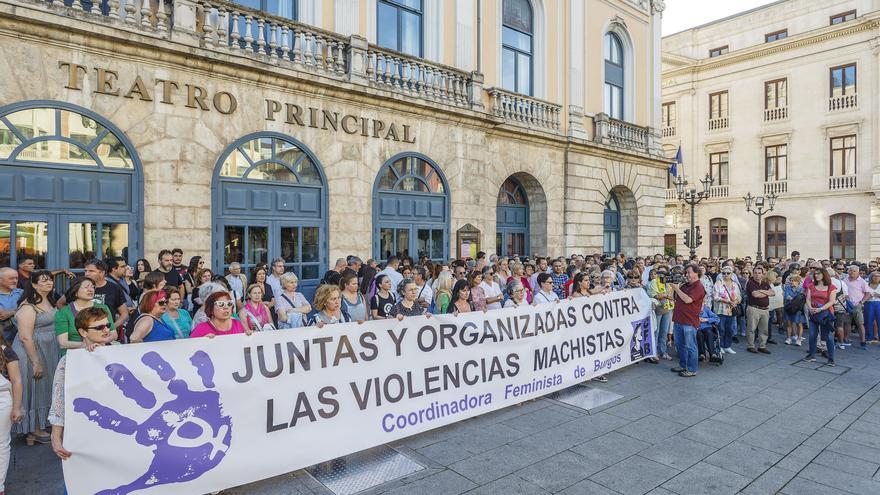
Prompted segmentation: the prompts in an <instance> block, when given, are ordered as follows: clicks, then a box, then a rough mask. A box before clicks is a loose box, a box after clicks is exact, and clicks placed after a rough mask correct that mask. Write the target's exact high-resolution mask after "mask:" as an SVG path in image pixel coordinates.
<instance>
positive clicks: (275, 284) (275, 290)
mask: <svg viewBox="0 0 880 495" xmlns="http://www.w3.org/2000/svg"><path fill="white" fill-rule="evenodd" d="M266 283H267V284H269V287H271V288H272V297H274V298H275V304H278V294H281V293H282V292H284V289H282V288H281V279H280V278H278V277H276V276H275V274H274V273H273V274H272V275H269V276H268V277H266Z"/></svg>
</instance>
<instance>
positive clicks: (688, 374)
mask: <svg viewBox="0 0 880 495" xmlns="http://www.w3.org/2000/svg"><path fill="white" fill-rule="evenodd" d="M678 376H680V377H682V378H690V377H692V376H697V374H696V373H694V372H693V371H688V370H684V371H682V372H681V373H679V374H678Z"/></svg>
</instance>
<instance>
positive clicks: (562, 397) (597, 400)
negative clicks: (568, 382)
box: [547, 385, 623, 411]
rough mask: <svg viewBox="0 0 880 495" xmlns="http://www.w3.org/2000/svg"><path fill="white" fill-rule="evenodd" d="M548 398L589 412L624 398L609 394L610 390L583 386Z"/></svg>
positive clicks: (555, 393) (577, 386) (567, 389)
mask: <svg viewBox="0 0 880 495" xmlns="http://www.w3.org/2000/svg"><path fill="white" fill-rule="evenodd" d="M547 397H548V398H550V399H553V400H557V401H559V402H564V403H565V404H568V405H570V406H575V407H579V408H581V409H586V410H587V411H589V410H591V409H595V408H597V407H600V406H604V405H605V404H609V403H611V402H614V401H616V400H620V399H622V398H623V396H622V395H620V394H615V393H614V392H609V391H608V390H602V389H600V388H592V387H583V386H581V385H575V386H573V387H568V388H565V389H562V390H560V391H558V392H553V393H552V394H550V395H548V396H547Z"/></svg>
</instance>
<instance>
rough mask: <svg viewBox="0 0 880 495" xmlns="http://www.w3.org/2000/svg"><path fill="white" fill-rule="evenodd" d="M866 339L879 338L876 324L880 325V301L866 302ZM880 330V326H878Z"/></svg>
mask: <svg viewBox="0 0 880 495" xmlns="http://www.w3.org/2000/svg"><path fill="white" fill-rule="evenodd" d="M864 313H865V340H873V339H876V338H877V332H875V331H874V324H875V323H876V324H877V326H878V327H880V301H868V302H866V303H865V309H864ZM878 331H880V328H878Z"/></svg>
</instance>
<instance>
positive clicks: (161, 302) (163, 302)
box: [156, 299, 168, 306]
mask: <svg viewBox="0 0 880 495" xmlns="http://www.w3.org/2000/svg"><path fill="white" fill-rule="evenodd" d="M156 304H158V305H159V306H165V305H166V304H168V300H167V299H159V300H158V301H156Z"/></svg>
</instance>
